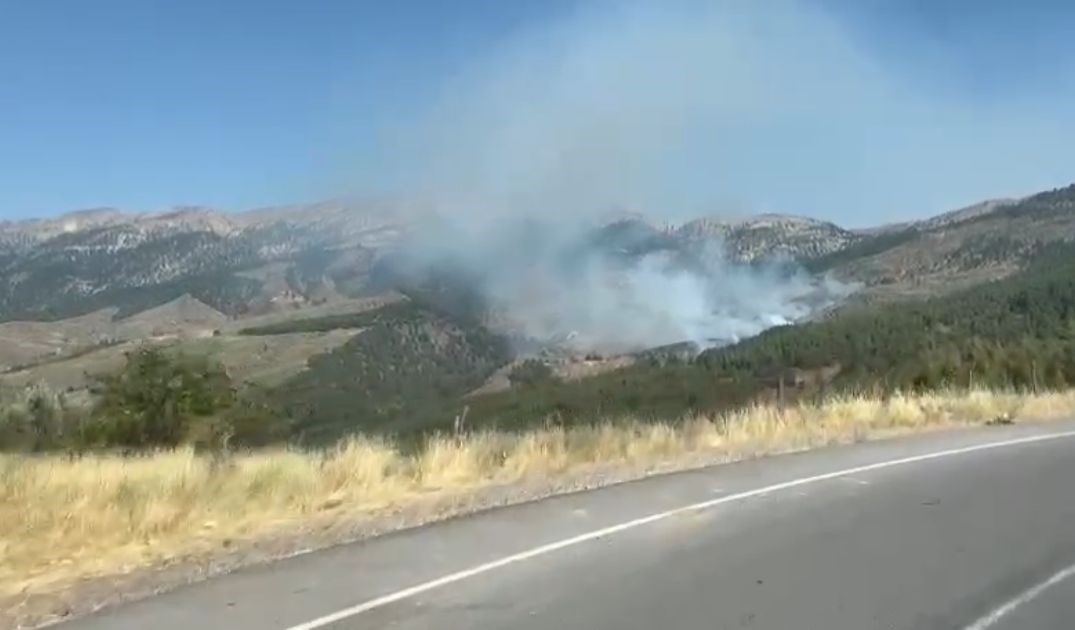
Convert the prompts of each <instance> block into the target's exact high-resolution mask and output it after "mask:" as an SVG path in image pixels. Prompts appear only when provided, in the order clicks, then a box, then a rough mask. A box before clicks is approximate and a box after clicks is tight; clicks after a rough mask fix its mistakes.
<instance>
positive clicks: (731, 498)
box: [286, 431, 1075, 630]
mask: <svg viewBox="0 0 1075 630" xmlns="http://www.w3.org/2000/svg"><path fill="white" fill-rule="evenodd" d="M1069 437H1075V431H1063V432H1060V433H1048V434H1045V435H1034V436H1030V437H1024V438H1016V439H1012V440H1003V441H1000V442H986V443H985V444H976V445H974V446H964V447H961V448H953V449H948V450H944V451H935V452H932V453H925V454H922V455H913V456H910V457H903V458H900V459H892V460H888V461H883V462H877V463H874V464H866V465H864V466H856V467H854V468H845V469H844V470H836V471H833V472H828V473H823V474H820V475H814V476H812V477H802V478H799V479H793V480H791V481H785V482H783V483H778V484H774V485H771V486H765V487H763V488H756V489H754V490H747V491H745V492H738V493H736V494H729V495H727V496H723V497H718V498H716V499H710V500H708V501H701V502H699V503H692V504H690V505H685V506H683V507H679V508H675V509H671V510H667V511H665V512H658V513H656V514H650V515H649V516H643V517H641V518H636V519H634V520H630V521H626V522H624V523H620V524H618V525H611V526H609V527H603V528H601V529H595V530H593V531H590V532H586V533H584V534H579V535H578V536H573V537H571V538H565V539H563V540H558V541H556V542H551V543H548V544H545V545H541V546H539V547H534V548H532V549H528V550H526V551H521V552H519V553H516V554H512V555H510V556H505V557H503V558H500V559H498V560H492V561H490V562H486V563H484V564H479V565H477V566H474V567H471V568H469V569H464V570H462V571H457V572H455V573H450V574H448V575H445V576H443V577H440V578H437V579H435V580H430V581H428V582H422V583H421V584H416V585H414V586H411V587H409V588H405V589H403V590H399V591H396V592H394V593H388V594H387V595H382V596H381V597H377V598H375V599H371V600H367V601H365V602H362V603H361V604H356V605H354V606H351V607H349V608H344V609H343V610H339V611H336V612H334V613H330V614H328V615H325V616H323V617H318V618H317V619H314V620H312V621H307V622H306V623H300V624H298V625H294V626H290V627H288V628H287V629H286V630H316V629H317V628H323V627H324V626H327V625H329V624H332V623H336V622H337V621H342V620H344V619H347V618H349V617H354V616H355V615H360V614H362V613H364V612H368V611H370V610H373V609H375V608H380V607H382V606H387V605H388V604H391V603H394V602H398V601H400V600H402V599H407V598H409V597H414V596H415V595H419V594H421V593H425V592H426V591H431V590H433V589H436V588H440V587H441V586H446V585H448V584H452V583H454V582H459V581H462V580H465V579H467V578H472V577H474V576H476V575H481V574H482V573H488V572H489V571H493V570H495V569H499V568H501V567H505V566H508V565H509V564H515V563H517V562H523V561H525V560H530V559H531V558H536V557H537V556H543V555H545V554H548V553H552V552H554V551H559V550H561V549H564V548H566V547H573V546H575V545H579V544H582V543H585V542H590V541H592V540H597V539H599V538H603V537H605V536H610V535H612V534H617V533H619V532H622V531H626V530H629V529H634V528H636V527H641V526H643V525H648V524H650V523H654V522H657V521H661V520H664V519H667V518H671V517H673V516H678V515H680V514H685V513H688V512H697V511H699V510H705V509H708V508H711V507H714V506H717V505H722V504H724V503H733V502H735V501H742V500H744V499H751V498H754V497H760V496H763V495H766V494H771V493H773V492H779V491H781V490H787V489H789V488H797V487H799V486H805V485H808V484H813V483H818V482H820V481H827V480H829V479H836V478H837V477H845V476H847V475H855V474H858V473H863V472H870V471H873V470H880V469H883V468H891V467H893V466H903V465H906V464H914V463H918V462H925V461H929V460H931V459H940V458H942V457H952V456H955V455H963V454H966V453H974V452H978V451H986V450H990V449H995V448H1003V447H1006V446H1017V445H1020V444H1031V443H1034V442H1045V441H1048V440H1057V439H1062V438H1069ZM1061 579H1062V578H1061ZM1043 590H1044V589H1043ZM1016 605H1018V604H1016ZM1003 614H1004V613H1002V615H1003ZM986 627H988V626H972V627H971V628H968V629H967V630H983V628H986Z"/></svg>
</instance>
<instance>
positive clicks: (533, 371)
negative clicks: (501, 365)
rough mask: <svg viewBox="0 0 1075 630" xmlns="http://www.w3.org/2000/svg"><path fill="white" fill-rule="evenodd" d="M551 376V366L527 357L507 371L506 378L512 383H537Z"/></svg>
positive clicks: (547, 379)
mask: <svg viewBox="0 0 1075 630" xmlns="http://www.w3.org/2000/svg"><path fill="white" fill-rule="evenodd" d="M552 378H553V374H552V368H550V367H549V366H548V364H546V363H544V362H543V361H538V360H537V359H527V360H525V361H523V362H522V363H520V364H518V365H516V366H515V367H513V368H511V371H510V372H508V380H509V381H511V384H512V385H539V384H541V383H544V382H547V381H550V380H552Z"/></svg>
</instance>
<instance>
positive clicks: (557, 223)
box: [397, 2, 855, 349]
mask: <svg viewBox="0 0 1075 630" xmlns="http://www.w3.org/2000/svg"><path fill="white" fill-rule="evenodd" d="M587 6H589V7H590V8H589V9H585V10H582V11H580V12H577V13H575V14H573V15H571V16H569V17H566V18H564V19H563V20H561V21H559V22H556V23H554V24H546V25H544V26H542V27H541V28H540V29H536V30H532V31H529V32H526V33H521V34H517V36H516V37H515V38H513V39H512V40H511V41H509V42H507V43H505V44H503V45H501V46H498V47H495V49H494V50H492V51H491V52H490V53H489V55H488V56H487V57H486V59H485V60H484V62H482V63H479V64H475V65H473V66H471V67H467V68H464V69H462V70H461V71H460V73H459V76H457V77H455V78H454V79H453V80H451V81H448V82H447V83H446V85H445V86H444V89H443V92H442V97H441V99H440V100H438V101H437V102H436V103H434V104H433V106H432V107H430V109H429V111H428V112H427V113H426V115H425V116H424V118H423V120H421V121H420V122H418V123H416V124H415V125H414V127H413V129H412V133H410V134H408V135H407V138H406V140H407V141H406V142H405V143H404V145H405V148H404V150H403V151H402V153H401V157H402V161H403V162H405V163H406V164H408V165H409V168H410V169H411V170H412V173H413V174H414V176H413V178H412V179H414V180H416V181H417V182H418V183H419V186H420V188H421V190H422V194H423V195H424V196H425V197H427V198H428V199H429V200H431V201H432V202H433V203H434V204H435V206H436V208H437V211H438V214H439V215H440V216H441V217H442V218H443V219H444V220H443V221H442V222H439V223H437V225H436V226H435V227H433V228H432V229H430V230H429V231H428V232H427V233H423V234H419V235H418V240H417V241H416V242H415V243H413V247H412V248H411V250H410V254H411V256H412V262H416V263H420V264H430V265H444V264H451V265H455V266H457V267H458V268H459V269H461V270H462V271H464V272H466V274H467V275H468V276H469V277H471V278H474V279H475V280H474V281H475V282H477V283H479V286H480V288H481V290H482V291H483V293H484V294H485V296H486V297H487V298H488V299H489V301H490V302H491V303H492V304H493V305H494V306H495V307H496V308H497V309H498V311H499V312H501V313H502V314H503V315H504V318H505V319H506V320H507V321H509V322H511V323H513V324H514V325H516V326H518V327H519V328H520V329H521V330H522V332H523V333H524V334H526V335H528V336H531V337H536V338H539V339H550V338H570V340H571V341H572V342H573V343H576V344H577V345H579V346H580V347H593V348H602V349H606V348H615V349H639V348H644V347H648V346H655V345H661V344H667V343H673V342H679V341H694V342H696V343H698V344H700V345H703V346H705V345H712V344H715V343H725V342H728V341H734V340H737V339H740V338H743V337H745V336H749V335H753V334H756V333H758V332H760V331H761V330H763V329H765V328H767V327H769V326H772V325H776V324H782V323H787V322H790V321H794V320H797V319H800V318H802V317H805V316H807V315H809V314H810V313H811V312H813V311H814V310H815V309H816V308H818V307H819V306H825V305H828V304H831V302H832V301H833V300H835V299H839V297H841V296H842V295H843V294H844V293H845V291H844V288H843V287H840V286H838V285H835V284H832V283H828V284H826V283H825V282H822V281H819V280H817V279H814V278H810V277H809V276H808V275H807V274H805V273H803V272H795V271H789V270H788V269H787V267H786V266H779V267H777V266H773V267H771V268H770V267H764V266H757V265H752V266H746V265H736V264H733V263H731V262H729V261H728V260H726V259H725V258H724V257H723V256H721V255H714V254H713V251H714V250H713V249H711V250H710V251H709V252H684V251H683V250H682V248H677V247H675V246H657V247H652V248H649V249H644V250H643V251H640V252H638V253H637V255H634V256H619V255H616V254H615V252H609V251H607V248H602V247H600V246H599V245H598V244H595V243H594V242H593V241H592V237H593V235H594V230H595V228H597V227H600V226H601V225H602V223H603V222H604V221H605V220H606V217H608V216H609V213H615V212H622V211H625V210H638V211H641V212H643V213H644V214H646V215H647V216H649V217H652V218H654V219H657V220H661V221H665V220H669V219H671V218H673V217H682V216H684V215H685V214H686V213H687V212H689V211H692V210H697V207H693V208H692V207H688V206H690V205H691V204H696V202H698V201H699V200H701V199H702V198H703V197H705V196H706V195H711V196H713V197H719V195H720V191H719V187H716V186H714V187H712V188H709V189H706V187H705V186H703V187H701V189H698V190H693V191H692V192H691V194H690V195H686V194H683V192H684V191H682V190H679V189H678V186H679V182H681V181H682V180H683V177H682V175H683V174H684V171H690V172H691V173H693V177H694V178H695V179H704V175H705V173H706V172H707V171H710V170H713V169H717V168H719V166H718V165H716V164H711V163H707V162H705V161H704V160H698V159H694V158H695V157H696V156H698V155H701V154H698V153H697V149H698V145H699V143H700V142H714V141H719V133H718V132H719V127H720V123H721V121H722V118H723V117H725V116H727V115H729V114H730V113H734V114H735V116H736V118H737V119H740V120H742V119H744V118H747V119H749V118H750V116H751V109H752V108H755V107H760V108H765V107H767V106H768V105H767V104H766V98H767V97H768V93H767V92H768V89H769V88H768V87H767V85H768V83H767V81H768V79H772V78H773V77H768V79H767V76H766V73H770V71H771V68H769V67H767V65H766V64H768V63H771V61H772V59H773V55H772V54H769V55H766V56H765V59H766V62H765V63H762V62H761V61H760V57H758V58H755V57H756V56H755V55H754V54H753V53H754V52H757V51H756V47H757V46H759V45H760V44H759V43H758V41H757V38H756V37H753V36H752V35H750V33H751V32H753V31H755V30H757V29H763V30H764V29H768V30H770V31H773V32H771V33H769V36H768V38H769V39H771V40H773V41H779V40H780V32H781V29H784V28H787V27H788V25H787V24H784V23H783V22H782V20H784V19H785V18H782V17H781V16H782V15H783V13H780V12H777V13H774V14H773V15H769V14H767V13H765V12H764V11H762V12H759V11H749V12H740V11H737V10H735V9H716V8H713V7H714V5H712V4H711V3H679V4H677V3H666V2H661V3H659V4H658V3H592V4H590V5H587ZM731 6H735V5H731ZM774 6H775V5H774ZM781 6H783V5H781ZM803 19H808V18H803V17H802V16H799V17H796V19H795V20H794V25H795V26H796V27H797V28H798V27H801V25H802V23H803ZM811 28H813V29H814V30H815V31H817V32H818V33H820V34H823V33H824V31H825V29H826V28H827V26H826V25H825V24H824V23H823V22H818V23H817V24H813V25H812V26H811ZM774 36H775V37H774ZM763 39H765V38H763ZM818 46H819V47H821V48H824V46H825V44H824V40H822V41H820V42H819V43H818ZM784 52H785V53H786V54H783V55H778V56H782V57H783V59H782V61H781V63H782V64H784V65H786V66H788V67H791V68H794V67H795V66H797V65H798V64H799V63H800V62H798V61H797V59H796V55H795V51H784ZM786 71H787V67H782V70H781V73H783V72H786ZM802 71H803V72H804V73H807V74H808V73H809V69H808V68H802ZM851 71H852V72H853V71H855V70H854V69H852V70H851ZM733 75H734V76H736V77H738V79H742V77H743V76H750V75H757V76H758V80H756V81H743V80H736V81H727V79H728V77H729V76H733ZM730 84H735V85H740V86H742V85H751V86H754V88H753V91H751V92H749V93H744V91H742V90H741V89H740V90H728V89H725V88H724V86H725V85H730ZM397 157H400V156H397ZM714 175H715V176H716V175H717V174H716V173H714ZM774 185H779V183H778V182H774ZM692 197H694V199H693V200H692ZM653 234H654V235H655V236H654V238H657V239H660V238H662V237H666V236H667V235H668V233H667V232H663V231H661V230H654V231H653ZM716 249H719V244H716ZM699 253H702V254H705V255H698V254H699ZM687 254H690V256H688V255H687ZM686 258H689V259H690V260H686Z"/></svg>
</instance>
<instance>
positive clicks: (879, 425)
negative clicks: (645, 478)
mask: <svg viewBox="0 0 1075 630" xmlns="http://www.w3.org/2000/svg"><path fill="white" fill-rule="evenodd" d="M1073 414H1075V391H1067V392H1054V393H1038V394H1020V393H1015V392H993V391H970V392H968V391H944V392H936V393H928V394H922V395H895V396H893V397H891V398H889V399H888V400H884V401H883V400H878V399H871V398H866V397H861V396H845V397H835V398H832V399H829V400H827V401H825V402H823V403H818V404H802V405H797V406H793V407H790V408H788V409H786V410H784V411H781V410H779V409H776V408H773V407H762V406H759V407H750V408H746V409H742V410H739V411H735V412H730V413H728V414H724V415H720V416H715V417H705V416H700V417H693V418H689V419H686V420H684V421H682V422H677V423H672V424H669V423H643V422H640V421H636V420H630V419H625V420H620V421H617V422H606V423H601V424H595V425H592V426H585V427H572V428H547V429H541V430H533V431H527V432H521V433H495V432H479V433H473V434H467V435H463V436H442V437H436V438H431V439H430V440H429V441H428V442H427V443H426V444H425V445H424V446H423V447H422V448H420V449H418V450H416V451H414V452H404V451H403V450H401V449H400V448H399V447H398V446H396V445H394V444H393V443H391V442H388V441H385V440H381V439H376V438H367V437H356V438H352V439H349V440H347V441H344V442H341V443H340V444H339V445H338V446H336V447H335V448H333V449H330V450H326V451H319V452H304V451H296V450H283V449H277V450H265V451H256V452H251V453H245V454H234V455H232V456H230V457H228V458H226V459H219V458H217V459H214V458H211V457H208V456H202V455H197V454H195V453H193V451H191V450H189V449H178V450H174V451H161V452H157V453H153V454H147V455H142V456H133V457H124V456H120V455H87V456H84V457H79V458H70V457H66V456H61V455H45V456H23V455H0V603H2V604H0V605H2V609H3V610H4V611H5V612H6V613H8V614H16V616H17V613H12V609H13V608H17V607H18V606H19V605H20V602H25V601H27V600H28V599H30V598H34V597H38V598H39V597H40V596H41V595H42V594H47V593H56V592H60V591H63V590H64V589H66V588H69V587H70V586H71V585H73V584H75V583H77V582H78V581H80V580H84V579H85V578H91V577H95V576H109V575H116V574H120V573H125V572H129V571H132V570H135V569H139V568H144V567H147V566H161V565H164V564H167V563H170V562H176V561H178V560H190V559H196V558H201V559H205V558H209V557H212V556H213V555H214V554H220V553H226V552H229V551H231V550H234V549H236V548H241V547H242V546H243V545H244V544H249V543H251V541H256V540H264V539H266V538H272V537H274V536H285V535H294V534H295V533H297V532H303V531H311V530H316V529H319V528H320V529H327V528H332V527H334V526H337V525H339V524H340V523H348V522H355V521H361V520H362V519H369V518H372V517H376V516H378V515H385V514H392V513H398V512H399V511H400V510H404V509H406V508H407V507H408V506H413V505H415V504H417V503H421V502H423V501H425V502H429V501H430V499H444V498H448V499H451V498H453V497H455V498H456V499H459V500H449V501H442V502H441V503H436V502H433V503H430V505H439V506H441V507H435V508H432V509H431V510H430V511H429V512H428V513H426V514H425V515H424V517H423V518H424V519H425V520H433V519H436V518H441V517H444V516H448V515H451V514H454V513H459V512H462V511H466V509H467V502H466V501H465V500H464V499H465V497H466V496H468V495H473V493H475V492H476V491H479V490H482V489H488V488H490V487H494V486H502V485H511V484H536V486H537V487H540V488H544V490H537V491H536V492H535V494H536V495H541V494H548V493H549V492H551V491H555V490H556V489H557V485H556V480H558V479H564V478H567V477H571V476H575V477H576V478H577V477H578V475H585V474H586V473H587V472H588V471H594V470H599V469H608V468H609V467H617V468H622V469H626V470H628V471H629V473H628V475H627V476H641V475H643V474H645V473H646V472H648V471H652V470H655V469H661V470H670V469H675V468H676V467H677V466H679V467H682V466H689V465H697V464H698V463H699V462H720V461H734V460H740V459H745V458H750V457H755V456H760V455H765V454H773V453H780V452H787V451H793V450H801V449H806V448H811V447H816V446H822V445H827V444H834V443H846V442H854V441H859V440H864V439H870V438H875V437H883V436H888V435H892V434H897V433H907V432H914V431H920V430H929V429H936V428H945V427H955V426H960V425H967V424H980V423H982V422H986V421H990V420H993V419H995V418H998V417H1006V416H1009V415H1014V416H1016V417H1018V418H1019V419H1048V418H1058V417H1063V416H1070V415H1073ZM618 478H621V479H622V478H623V476H622V475H621V476H620V477H618ZM445 506H447V507H445ZM0 617H2V615H0Z"/></svg>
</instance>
